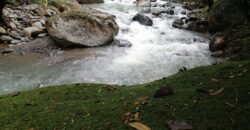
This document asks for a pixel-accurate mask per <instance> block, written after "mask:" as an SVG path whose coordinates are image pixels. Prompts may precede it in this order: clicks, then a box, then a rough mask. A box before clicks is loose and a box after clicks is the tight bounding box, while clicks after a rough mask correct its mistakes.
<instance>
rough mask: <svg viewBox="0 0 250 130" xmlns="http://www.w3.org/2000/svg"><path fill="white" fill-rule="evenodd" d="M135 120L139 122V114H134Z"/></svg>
mask: <svg viewBox="0 0 250 130" xmlns="http://www.w3.org/2000/svg"><path fill="white" fill-rule="evenodd" d="M135 120H136V121H139V120H140V112H136V113H135Z"/></svg>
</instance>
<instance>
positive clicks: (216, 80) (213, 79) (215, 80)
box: [211, 78, 219, 82]
mask: <svg viewBox="0 0 250 130" xmlns="http://www.w3.org/2000/svg"><path fill="white" fill-rule="evenodd" d="M211 80H212V81H213V82H219V80H218V79H215V78H211Z"/></svg>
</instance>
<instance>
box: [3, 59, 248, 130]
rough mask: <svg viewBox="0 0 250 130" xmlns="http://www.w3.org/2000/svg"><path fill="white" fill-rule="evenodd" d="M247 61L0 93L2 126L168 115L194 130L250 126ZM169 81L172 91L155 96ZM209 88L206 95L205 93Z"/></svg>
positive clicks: (66, 125) (154, 124) (109, 122)
mask: <svg viewBox="0 0 250 130" xmlns="http://www.w3.org/2000/svg"><path fill="white" fill-rule="evenodd" d="M249 66H250V62H249V61H247V62H234V63H226V64H223V65H214V66H207V67H199V68H196V69H192V70H189V71H185V72H183V73H178V74H176V75H173V76H170V77H168V78H164V79H161V80H158V81H155V82H152V83H148V84H143V85H133V86H122V87H121V86H110V85H101V84H73V85H63V86H52V87H47V88H42V89H35V90H32V91H24V92H21V93H14V94H9V95H5V96H0V107H1V109H0V115H1V118H0V125H1V128H2V129H87V130H97V129H104V130H107V129H110V130H112V129H115V130H126V129H131V128H130V127H129V123H132V122H134V121H137V122H142V123H143V124H145V125H147V126H148V127H150V128H151V129H153V130H166V129H167V124H166V122H167V121H168V120H176V121H185V122H187V123H188V124H190V125H192V126H193V129H202V130H204V129H227V130H233V129H240V130H244V129H249V126H248V124H249V117H250V115H249V114H250V113H249V112H248V110H249V109H250V108H249V100H248V99H249V96H250V95H249V85H250V84H249V82H248V80H249V79H250V77H249V76H250V74H249V72H250V71H249V70H250V68H249ZM166 86H171V88H173V94H172V95H169V96H166V97H165V98H154V97H153V95H154V93H155V91H156V90H157V89H159V88H161V87H166ZM209 93H210V94H209Z"/></svg>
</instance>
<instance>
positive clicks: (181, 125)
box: [167, 120, 193, 130]
mask: <svg viewBox="0 0 250 130" xmlns="http://www.w3.org/2000/svg"><path fill="white" fill-rule="evenodd" d="M167 126H168V128H170V129H171V130H192V129H193V126H192V125H190V124H188V123H186V122H185V121H174V120H169V121H167Z"/></svg>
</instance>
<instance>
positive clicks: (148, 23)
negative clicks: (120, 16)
mask: <svg viewBox="0 0 250 130" xmlns="http://www.w3.org/2000/svg"><path fill="white" fill-rule="evenodd" d="M132 20H133V21H137V22H139V23H140V24H142V25H146V26H152V25H153V21H152V20H151V19H150V18H149V17H148V16H146V15H144V14H143V13H138V14H136V15H135V16H134V17H133V19H132Z"/></svg>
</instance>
